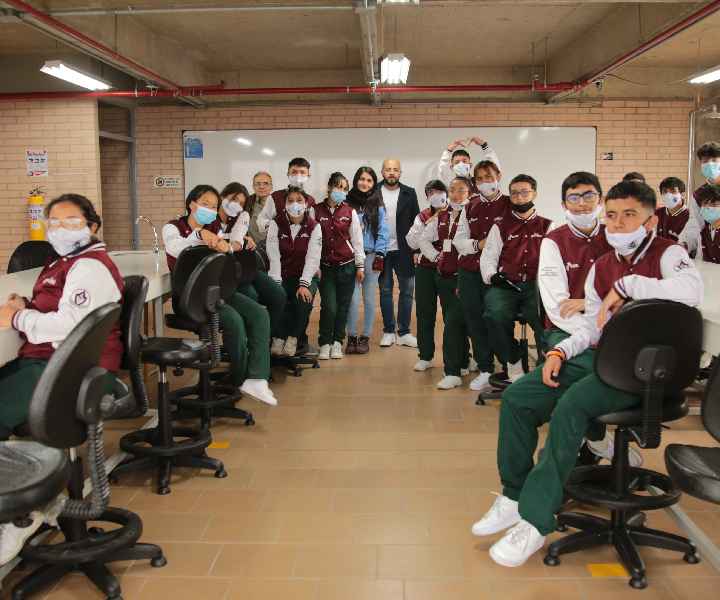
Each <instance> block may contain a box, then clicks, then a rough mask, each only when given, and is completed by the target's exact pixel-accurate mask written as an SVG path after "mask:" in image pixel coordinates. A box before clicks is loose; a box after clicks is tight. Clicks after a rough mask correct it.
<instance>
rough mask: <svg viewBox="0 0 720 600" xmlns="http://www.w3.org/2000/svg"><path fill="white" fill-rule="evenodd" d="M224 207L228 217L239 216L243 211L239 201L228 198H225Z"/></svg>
mask: <svg viewBox="0 0 720 600" xmlns="http://www.w3.org/2000/svg"><path fill="white" fill-rule="evenodd" d="M222 207H223V210H224V211H225V214H226V215H227V216H228V217H237V216H238V215H239V214H240V213H241V212H242V211H243V207H242V206H241V205H240V203H239V202H230V200H228V199H227V198H224V199H223V201H222Z"/></svg>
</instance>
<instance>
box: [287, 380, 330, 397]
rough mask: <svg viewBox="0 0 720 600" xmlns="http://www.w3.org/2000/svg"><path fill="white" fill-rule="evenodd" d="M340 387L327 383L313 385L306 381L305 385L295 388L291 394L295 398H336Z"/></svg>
mask: <svg viewBox="0 0 720 600" xmlns="http://www.w3.org/2000/svg"><path fill="white" fill-rule="evenodd" d="M339 387H340V386H338V385H337V384H336V385H328V384H327V383H313V382H311V381H310V380H308V383H307V385H303V386H297V387H296V388H295V390H293V392H292V394H293V395H295V396H306V397H308V398H309V397H311V396H337V393H338V389H339Z"/></svg>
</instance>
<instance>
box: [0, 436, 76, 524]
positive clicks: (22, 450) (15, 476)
mask: <svg viewBox="0 0 720 600" xmlns="http://www.w3.org/2000/svg"><path fill="white" fill-rule="evenodd" d="M70 476H71V465H70V459H69V458H68V455H67V454H66V453H65V452H64V451H63V450H59V449H57V448H50V447H48V446H45V445H43V444H40V443H38V442H21V441H15V440H14V441H8V442H3V443H2V444H0V521H8V520H10V519H12V518H14V517H18V516H21V515H25V514H28V513H30V512H32V511H33V510H35V509H38V508H41V507H42V506H45V505H46V504H47V503H48V502H50V501H51V500H53V499H54V498H56V497H57V496H58V494H60V493H61V492H62V491H63V490H64V489H65V487H66V486H67V484H68V483H69V482H70Z"/></svg>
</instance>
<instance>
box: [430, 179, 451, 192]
mask: <svg viewBox="0 0 720 600" xmlns="http://www.w3.org/2000/svg"><path fill="white" fill-rule="evenodd" d="M430 190H438V191H441V192H445V193H446V194H447V186H446V185H445V184H444V183H443V182H442V181H440V180H439V179H431V180H430V181H428V182H427V183H426V184H425V195H426V196H427V194H428V192H429V191H430Z"/></svg>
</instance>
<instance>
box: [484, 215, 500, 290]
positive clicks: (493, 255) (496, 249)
mask: <svg viewBox="0 0 720 600" xmlns="http://www.w3.org/2000/svg"><path fill="white" fill-rule="evenodd" d="M502 249H503V240H502V236H501V235H500V229H499V228H498V226H497V225H493V226H492V228H491V229H490V233H488V236H487V241H486V242H485V246H484V247H483V251H482V254H481V255H480V273H481V274H482V278H483V281H484V282H485V283H488V284H489V283H490V278H491V277H492V276H493V275H495V273H497V272H498V263H499V262H500V254H501V253H502Z"/></svg>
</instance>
